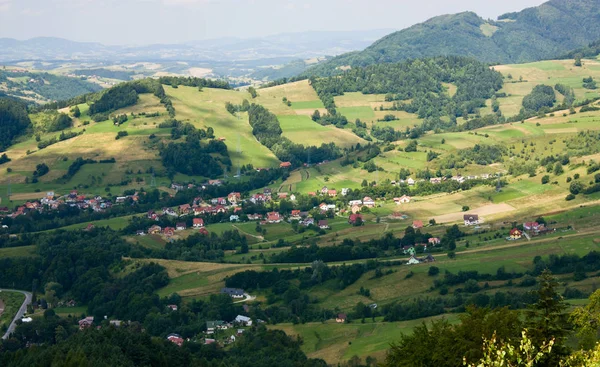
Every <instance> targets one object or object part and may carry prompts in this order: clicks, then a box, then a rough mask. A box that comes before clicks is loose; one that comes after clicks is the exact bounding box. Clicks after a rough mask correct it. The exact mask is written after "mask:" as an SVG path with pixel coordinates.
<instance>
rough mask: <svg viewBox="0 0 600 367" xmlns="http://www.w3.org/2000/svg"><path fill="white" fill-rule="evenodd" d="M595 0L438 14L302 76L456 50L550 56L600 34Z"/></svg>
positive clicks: (489, 55)
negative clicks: (494, 14)
mask: <svg viewBox="0 0 600 367" xmlns="http://www.w3.org/2000/svg"><path fill="white" fill-rule="evenodd" d="M599 9H600V8H599V7H598V2H597V1H595V0H576V1H562V0H550V1H548V2H546V3H544V4H542V5H540V6H538V7H533V8H527V9H524V10H522V11H520V12H515V13H508V14H504V15H502V16H500V17H499V19H498V21H492V20H484V19H483V18H481V17H479V16H478V15H477V14H475V13H472V12H463V13H459V14H452V15H441V16H438V17H435V18H432V19H430V20H428V21H426V22H424V23H420V24H416V25H414V26H412V27H410V28H406V29H403V30H401V31H398V32H395V33H392V34H389V35H387V36H385V37H383V38H381V39H380V40H378V41H376V42H375V43H373V44H372V45H371V46H369V47H367V48H366V49H365V50H364V51H360V52H350V53H347V54H343V55H340V56H337V57H334V58H332V59H331V60H329V61H327V62H324V63H322V64H318V65H316V66H315V67H312V68H309V69H307V70H306V71H305V72H304V74H305V75H320V76H325V75H333V74H340V73H341V70H340V67H343V66H351V67H353V68H354V67H363V66H367V65H372V64H379V63H391V62H398V61H401V60H406V59H414V58H421V57H431V56H438V55H461V56H468V57H473V58H475V59H477V60H480V61H484V62H491V63H503V64H506V63H523V62H529V61H538V60H543V59H551V58H555V57H558V56H559V55H563V54H565V53H567V52H568V51H570V50H573V49H576V48H578V47H582V46H585V45H586V44H588V43H589V42H593V41H596V40H598V39H599V38H600V26H599V25H598V24H600V10H599Z"/></svg>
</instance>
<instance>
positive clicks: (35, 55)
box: [0, 29, 392, 63]
mask: <svg viewBox="0 0 600 367" xmlns="http://www.w3.org/2000/svg"><path fill="white" fill-rule="evenodd" d="M391 31H392V30H390V29H379V30H369V31H342V32H317V31H315V32H299V33H284V34H277V35H271V36H265V37H256V38H249V39H241V38H222V39H212V40H202V41H193V42H187V43H179V44H153V45H142V46H107V45H103V44H100V43H94V42H75V41H70V40H66V39H62V38H54V37H37V38H32V39H29V40H24V41H20V40H16V39H12V38H0V62H4V63H6V62H10V61H18V60H40V61H52V60H86V59H87V60H98V59H103V60H111V61H126V60H136V61H139V60H165V61H169V60H172V61H211V60H212V61H233V60H259V59H277V58H288V59H290V60H291V59H299V58H312V57H317V56H326V55H339V54H341V53H345V52H348V51H352V50H360V49H363V48H365V47H367V46H368V45H370V44H371V43H372V42H373V41H375V40H377V39H378V38H380V37H382V36H383V35H385V34H388V33H389V32H391Z"/></svg>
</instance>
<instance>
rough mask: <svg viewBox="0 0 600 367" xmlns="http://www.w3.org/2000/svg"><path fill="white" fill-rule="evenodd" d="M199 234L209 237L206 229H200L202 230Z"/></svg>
mask: <svg viewBox="0 0 600 367" xmlns="http://www.w3.org/2000/svg"><path fill="white" fill-rule="evenodd" d="M198 233H200V234H202V235H204V236H208V230H207V229H206V228H200V230H199V231H198Z"/></svg>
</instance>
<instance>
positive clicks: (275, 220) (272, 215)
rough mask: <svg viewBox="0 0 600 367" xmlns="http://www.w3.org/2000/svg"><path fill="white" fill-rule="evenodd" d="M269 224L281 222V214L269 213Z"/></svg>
mask: <svg viewBox="0 0 600 367" xmlns="http://www.w3.org/2000/svg"><path fill="white" fill-rule="evenodd" d="M267 222H269V223H279V222H281V214H279V213H278V212H269V213H267Z"/></svg>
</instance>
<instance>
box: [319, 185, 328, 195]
mask: <svg viewBox="0 0 600 367" xmlns="http://www.w3.org/2000/svg"><path fill="white" fill-rule="evenodd" d="M328 192H329V189H328V188H327V186H323V187H322V188H321V195H327V193H328Z"/></svg>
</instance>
